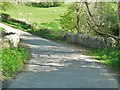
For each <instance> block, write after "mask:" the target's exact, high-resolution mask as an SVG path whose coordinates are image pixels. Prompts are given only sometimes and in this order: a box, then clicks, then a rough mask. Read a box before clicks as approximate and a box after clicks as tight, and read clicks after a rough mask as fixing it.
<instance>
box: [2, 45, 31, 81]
mask: <svg viewBox="0 0 120 90" xmlns="http://www.w3.org/2000/svg"><path fill="white" fill-rule="evenodd" d="M29 58H30V53H29V50H28V47H26V46H25V45H23V44H20V45H19V46H18V47H17V48H3V49H2V57H1V60H2V79H3V80H9V79H12V77H14V76H15V75H16V74H17V73H18V72H21V70H22V69H23V67H24V64H25V62H26V61H27V60H28V59H29Z"/></svg>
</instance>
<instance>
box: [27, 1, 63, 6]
mask: <svg viewBox="0 0 120 90" xmlns="http://www.w3.org/2000/svg"><path fill="white" fill-rule="evenodd" d="M62 3H63V2H58V1H56V0H49V1H45V2H30V3H29V4H30V5H32V6H36V7H58V6H60V5H62Z"/></svg>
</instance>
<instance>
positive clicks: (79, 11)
mask: <svg viewBox="0 0 120 90" xmlns="http://www.w3.org/2000/svg"><path fill="white" fill-rule="evenodd" d="M85 19H86V18H85V13H84V8H83V4H82V3H78V2H76V3H73V4H72V5H70V6H69V8H68V10H67V11H66V12H65V13H64V15H62V16H61V19H60V23H61V25H62V28H63V29H64V30H65V31H70V32H73V33H77V34H80V33H82V30H84V29H85ZM83 28H84V29H83Z"/></svg>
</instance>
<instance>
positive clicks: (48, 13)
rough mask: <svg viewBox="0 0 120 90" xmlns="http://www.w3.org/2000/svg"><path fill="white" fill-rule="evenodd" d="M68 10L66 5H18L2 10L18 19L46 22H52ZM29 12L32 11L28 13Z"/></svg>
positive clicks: (39, 22) (38, 22)
mask: <svg viewBox="0 0 120 90" xmlns="http://www.w3.org/2000/svg"><path fill="white" fill-rule="evenodd" d="M66 10H67V7H66V6H61V7H50V8H38V7H30V6H25V5H16V6H12V7H11V8H8V9H7V11H6V12H5V11H2V10H0V12H4V13H8V14H10V15H11V16H12V17H14V18H17V19H21V20H22V19H23V18H25V19H27V20H30V21H31V22H32V23H37V24H41V23H46V22H49V23H50V22H52V21H55V20H56V19H59V18H60V15H61V14H63V13H64V11H66ZM27 13H31V14H28V15H27Z"/></svg>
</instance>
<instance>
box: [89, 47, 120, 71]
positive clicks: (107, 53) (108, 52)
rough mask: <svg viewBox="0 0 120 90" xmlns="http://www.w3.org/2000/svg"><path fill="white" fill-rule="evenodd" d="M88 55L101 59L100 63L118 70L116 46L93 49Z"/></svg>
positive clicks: (119, 63) (119, 51)
mask: <svg viewBox="0 0 120 90" xmlns="http://www.w3.org/2000/svg"><path fill="white" fill-rule="evenodd" d="M90 55H91V56H93V57H94V58H96V59H98V60H101V61H102V63H104V64H106V65H108V66H109V67H110V68H111V69H113V70H114V71H119V72H120V69H119V68H120V60H119V59H120V50H119V49H118V48H108V49H102V50H94V51H91V52H90Z"/></svg>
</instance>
